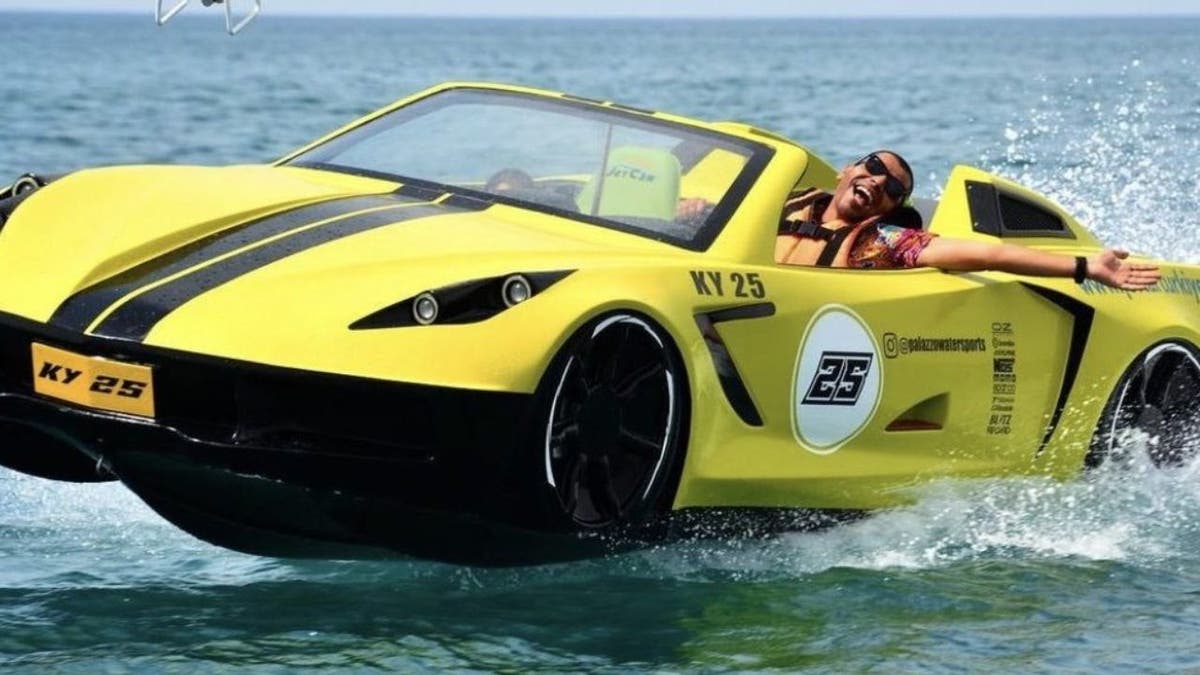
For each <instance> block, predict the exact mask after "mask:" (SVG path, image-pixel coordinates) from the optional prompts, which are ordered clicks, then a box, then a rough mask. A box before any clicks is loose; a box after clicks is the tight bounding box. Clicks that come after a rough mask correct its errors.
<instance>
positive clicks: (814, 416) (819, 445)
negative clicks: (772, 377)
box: [792, 305, 883, 455]
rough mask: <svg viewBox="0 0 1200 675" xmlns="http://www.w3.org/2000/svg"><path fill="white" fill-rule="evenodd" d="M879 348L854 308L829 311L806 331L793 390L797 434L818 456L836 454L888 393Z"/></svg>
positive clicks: (818, 315) (830, 308)
mask: <svg viewBox="0 0 1200 675" xmlns="http://www.w3.org/2000/svg"><path fill="white" fill-rule="evenodd" d="M879 353H880V350H879V346H878V345H877V344H876V343H875V338H874V337H873V333H872V332H871V330H870V328H869V327H868V326H867V325H866V322H865V321H863V320H862V319H861V318H860V317H859V316H858V315H857V314H855V313H854V312H853V311H852V310H851V309H850V308H848V307H844V306H842V305H826V306H824V307H822V308H821V309H819V310H817V312H816V314H814V315H813V318H812V321H810V322H809V324H808V328H807V329H806V330H805V331H804V338H803V340H802V341H801V343H800V350H799V353H798V354H797V355H796V370H795V376H794V378H793V384H792V431H793V433H794V434H795V437H796V441H797V442H798V443H800V445H801V446H803V447H804V448H806V449H807V450H809V451H811V452H814V453H817V454H822V455H824V454H829V453H832V452H836V451H837V450H838V448H840V447H841V446H842V445H843V444H844V443H846V441H849V440H850V439H852V438H854V437H855V436H856V435H858V433H859V432H860V431H862V429H863V427H865V426H866V425H867V423H868V422H869V421H871V418H872V417H874V415H875V409H876V408H877V407H878V405H879V399H880V397H881V395H882V392H883V371H882V364H881V363H880V360H879Z"/></svg>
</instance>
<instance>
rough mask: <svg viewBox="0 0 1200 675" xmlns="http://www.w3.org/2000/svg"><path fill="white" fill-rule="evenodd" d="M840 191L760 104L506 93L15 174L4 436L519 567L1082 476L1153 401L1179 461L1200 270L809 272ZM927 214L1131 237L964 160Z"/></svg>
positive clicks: (236, 529) (240, 508) (453, 92)
mask: <svg viewBox="0 0 1200 675" xmlns="http://www.w3.org/2000/svg"><path fill="white" fill-rule="evenodd" d="M835 182H836V179H835V170H834V169H833V167H832V166H831V165H830V164H829V163H827V162H826V161H825V160H823V159H821V158H820V157H818V156H816V155H815V154H814V153H812V152H811V151H809V150H807V149H806V148H804V147H802V146H800V145H797V144H795V143H793V142H791V141H789V140H787V139H785V138H782V137H779V136H777V135H774V134H771V133H768V132H765V131H762V130H759V129H755V128H753V127H749V126H746V125H743V124H735V123H726V122H722V123H705V122H699V121H695V120H688V119H685V118H682V117H677V116H673V115H669V114H665V113H659V112H653V111H647V110H639V109H634V108H629V107H626V106H621V105H618V104H615V103H611V102H607V101H594V100H589V99H583V98H579V97H575V96H570V95H566V94H561V93H557V92H547V91H540V90H534V89H528V88H520V87H509V86H498V85H488V84H476V83H450V84H445V85H441V86H438V87H434V88H432V89H430V90H427V91H424V92H421V93H418V94H416V95H414V96H412V97H410V98H408V99H405V100H403V101H400V102H398V103H397V104H395V105H393V106H390V107H388V108H386V109H384V110H381V111H379V112H377V113H374V114H372V115H369V116H368V117H366V118H364V119H361V120H358V121H356V122H353V123H352V124H350V125H348V126H346V127H345V128H343V129H340V130H338V131H336V132H334V133H332V134H330V135H328V136H327V137H325V138H322V139H320V140H318V141H316V142H314V143H313V144H311V145H309V146H307V147H305V148H302V149H300V150H298V151H297V152H295V153H293V154H291V155H289V156H287V157H285V158H283V159H282V160H280V161H278V162H276V163H275V164H272V165H270V166H233V167H225V168H210V167H188V166H132V167H115V168H105V169H91V170H84V171H79V172H76V173H72V174H69V175H66V176H62V177H58V178H56V179H53V180H49V181H47V180H46V179H42V178H38V177H36V176H28V177H24V178H22V179H21V180H20V181H18V182H17V183H14V184H13V185H11V186H9V187H8V188H6V189H5V190H4V191H0V221H2V223H3V224H2V225H0V227H2V229H0V270H4V273H3V277H2V278H0V427H2V428H0V433H2V434H3V436H2V437H3V439H4V442H3V447H0V462H2V463H3V464H4V465H6V466H9V467H11V468H14V469H17V470H20V471H25V472H27V473H31V474H34V475H39V476H44V477H47V478H52V479H58V480H73V481H89V480H111V479H114V478H115V479H119V480H121V481H122V482H123V483H124V484H125V485H127V486H128V487H129V488H130V489H132V490H133V491H134V492H136V493H137V494H138V495H139V496H140V497H141V498H142V499H143V500H145V501H146V503H147V504H149V505H150V506H151V507H153V508H154V509H155V510H156V511H158V512H159V513H160V514H162V515H163V516H164V517H166V518H167V519H168V520H170V521H172V522H174V523H175V524H177V525H178V526H180V527H182V528H183V529H185V530H187V531H189V532H191V533H193V534H195V535H196V536H199V537H201V538H203V539H206V540H208V541H211V542H214V543H216V544H219V545H222V546H227V547H230V548H234V549H238V550H242V551H248V552H252V553H259V554H266V555H285V556H293V555H294V556H342V557H345V556H355V557H361V556H377V555H397V554H401V555H414V556H420V557H426V558H432V559H438V560H448V561H456V562H466V563H472V564H515V563H532V562H541V561H547V560H555V559H562V558H570V557H577V556H581V555H592V554H595V553H597V552H601V551H604V550H610V548H611V547H613V546H618V547H619V546H621V545H623V542H638V541H643V540H646V539H652V538H654V537H660V536H666V535H669V531H670V528H671V523H672V522H678V521H679V520H680V518H681V517H686V516H688V515H689V514H706V513H729V512H735V513H737V514H739V516H745V515H747V514H749V515H753V514H773V515H776V516H777V515H778V514H780V513H786V514H791V513H799V511H795V510H798V509H802V510H805V511H804V512H808V511H809V510H813V511H816V512H819V513H828V514H842V513H847V512H849V513H856V512H863V511H869V510H873V509H880V508H886V507H888V506H893V505H897V504H902V503H904V502H905V501H906V500H908V499H911V495H910V494H909V490H910V488H911V487H913V486H914V485H918V484H920V483H922V482H925V481H928V480H930V479H933V478H938V477H948V476H999V475H1022V474H1024V475H1030V474H1037V475H1050V476H1055V477H1063V478H1065V477H1070V476H1073V475H1075V474H1077V473H1078V472H1079V471H1080V470H1081V469H1083V468H1085V467H1086V466H1094V465H1098V464H1100V463H1102V462H1104V461H1105V460H1106V459H1107V458H1108V456H1109V454H1110V453H1111V452H1112V451H1113V448H1114V446H1115V444H1116V442H1117V439H1119V438H1120V436H1121V435H1122V433H1123V432H1125V431H1126V430H1131V429H1135V428H1138V429H1142V430H1144V431H1147V432H1149V433H1152V434H1154V435H1156V436H1158V437H1159V442H1158V443H1157V444H1155V445H1153V446H1152V447H1153V448H1154V449H1153V457H1152V459H1153V460H1154V461H1155V462H1157V463H1160V464H1171V463H1177V462H1179V461H1182V459H1183V458H1184V454H1185V453H1186V452H1187V448H1188V442H1187V441H1188V438H1187V437H1188V435H1189V433H1190V432H1191V430H1192V429H1193V428H1194V424H1195V420H1194V414H1195V413H1194V411H1195V409H1196V407H1197V403H1198V402H1200V360H1198V359H1197V350H1196V345H1197V344H1198V329H1200V320H1198V319H1200V315H1198V314H1197V309H1196V308H1197V298H1198V297H1200V269H1198V268H1196V267H1194V266H1189V265H1181V264H1171V263H1160V265H1161V267H1162V269H1163V273H1164V277H1163V280H1162V282H1161V283H1160V284H1159V286H1158V287H1157V288H1156V289H1154V290H1153V291H1151V292H1145V293H1137V294H1132V293H1126V292H1121V291H1114V290H1111V289H1108V288H1105V287H1101V286H1098V285H1095V284H1092V283H1090V282H1087V283H1084V284H1082V285H1076V284H1074V283H1073V282H1072V281H1071V280H1069V279H1032V278H1022V277H1017V276H1013V275H1010V274H1004V273H993V272H987V273H969V274H949V273H944V272H941V271H938V270H935V269H913V270H900V271H882V270H854V269H828V268H808V267H795V266H784V265H777V264H776V263H775V262H774V260H773V258H772V255H773V249H774V241H775V236H776V230H777V227H778V222H779V218H780V212H781V209H782V206H783V203H784V201H785V199H786V198H787V196H788V194H789V193H791V192H793V191H794V190H796V189H801V188H808V187H814V186H815V187H823V188H831V187H832V186H833V185H834V183H835ZM695 198H699V199H702V200H703V201H704V202H705V203H706V204H708V207H707V208H705V209H703V211H702V212H700V213H690V214H688V215H681V214H680V213H681V211H680V209H679V207H678V205H679V204H680V202H681V200H693V199H695ZM913 207H914V208H915V210H916V212H917V213H918V214H919V215H920V216H921V217H920V219H919V220H921V222H920V223H910V224H911V225H912V226H918V227H927V228H928V229H929V230H930V231H932V232H936V233H938V234H941V235H945V236H952V237H959V238H966V239H976V240H982V241H1001V240H1002V241H1013V242H1018V243H1021V244H1024V245H1028V246H1035V247H1039V248H1045V249H1049V250H1054V251H1061V252H1066V253H1071V254H1076V253H1078V254H1082V255H1086V254H1088V253H1091V252H1094V251H1097V250H1099V248H1100V245H1099V242H1097V240H1096V239H1095V238H1094V237H1093V236H1092V235H1091V234H1090V233H1089V232H1088V231H1087V230H1086V229H1085V228H1084V227H1082V226H1081V225H1080V224H1079V223H1078V222H1076V221H1075V220H1074V219H1073V218H1071V216H1070V215H1069V214H1066V213H1065V212H1063V211H1062V209H1061V208H1059V207H1058V206H1056V205H1055V204H1053V203H1051V202H1050V201H1049V200H1047V199H1045V198H1043V197H1041V196H1039V195H1037V194H1035V193H1033V192H1032V191H1030V190H1027V189H1025V188H1022V187H1020V186H1018V185H1015V184H1013V183H1011V182H1009V181H1006V180H1003V179H1001V178H998V177H996V176H992V175H990V174H988V173H986V172H984V171H980V170H978V169H973V168H969V167H957V168H955V169H954V171H953V172H952V173H951V175H950V177H949V179H948V180H947V182H946V185H945V188H944V190H943V192H942V196H941V198H940V199H939V200H938V201H936V202H934V201H930V200H915V201H914V203H913ZM670 516H675V517H674V518H672V517H670ZM614 542H615V543H614Z"/></svg>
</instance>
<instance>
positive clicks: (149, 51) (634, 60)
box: [0, 7, 1200, 673]
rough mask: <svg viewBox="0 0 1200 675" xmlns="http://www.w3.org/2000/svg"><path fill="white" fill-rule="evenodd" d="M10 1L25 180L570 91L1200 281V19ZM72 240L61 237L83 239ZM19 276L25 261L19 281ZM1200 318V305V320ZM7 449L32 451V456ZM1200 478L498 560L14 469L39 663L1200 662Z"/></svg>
mask: <svg viewBox="0 0 1200 675" xmlns="http://www.w3.org/2000/svg"><path fill="white" fill-rule="evenodd" d="M221 28H222V26H221V24H220V20H219V18H218V14H217V13H215V12H208V13H206V12H201V11H199V10H196V11H194V12H191V13H190V14H189V15H185V16H184V17H183V18H181V19H179V20H177V21H175V22H172V23H171V24H169V25H168V26H167V27H165V28H161V29H159V28H155V27H154V24H153V19H152V18H151V17H149V16H99V15H97V16H83V15H61V14H56V15H49V14H3V13H0V66H2V68H0V73H2V74H0V183H7V182H8V177H15V176H17V175H19V174H21V173H23V172H25V171H31V170H32V171H38V172H45V173H56V172H63V171H69V170H72V169H76V168H80V167H87V166H94V165H102V164H114V163H156V162H168V163H200V164H228V163H240V162H262V161H269V160H271V159H273V158H276V157H279V156H281V155H283V154H285V153H287V152H288V151H289V150H291V149H293V148H296V147H298V146H300V145H302V144H304V143H305V142H306V141H308V140H310V139H312V138H314V137H316V136H318V135H320V134H322V133H324V132H327V131H329V130H331V129H333V128H336V127H338V126H340V125H341V124H343V123H345V122H346V121H348V120H350V119H352V118H354V117H356V116H358V115H360V114H362V113H365V112H368V111H370V110H372V109H375V108H377V107H379V106H381V105H384V104H386V103H388V102H390V101H392V100H394V99H396V98H399V97H401V96H404V95H406V94H408V93H411V92H412V91H415V90H417V89H420V88H423V87H425V86H427V85H430V84H433V83H436V82H441V81H444V80H460V79H461V80H489V81H501V82H513V83H521V84H528V85H535V86H541V87H548V88H552V89H559V90H565V91H569V92H572V93H576V94H579V95H582V96H588V97H593V98H603V99H612V100H615V101H619V102H621V103H625V104H628V105H632V106H637V107H644V108H652V109H661V110H667V111H671V112H677V113H682V114H686V115H690V116H695V117H699V118H702V119H709V120H737V121H744V122H749V123H752V124H755V125H757V126H760V127H764V128H767V129H771V130H773V131H776V132H779V133H782V134H784V135H787V136H789V137H792V138H795V139H797V140H798V141H800V142H802V143H804V144H807V145H809V146H810V147H812V148H813V149H814V150H816V151H818V152H819V153H821V154H823V155H825V156H827V157H830V158H832V159H833V160H834V161H835V162H846V161H849V160H852V159H854V158H855V157H857V156H859V155H861V154H863V153H864V152H865V151H869V150H872V149H875V148H879V147H891V148H896V149H897V150H899V151H901V152H903V153H904V154H905V155H906V156H907V157H908V159H909V160H910V162H911V163H912V164H913V166H914V167H915V168H916V170H917V193H918V194H919V195H924V196H936V195H937V194H938V192H939V190H940V184H941V182H942V181H943V180H944V179H945V178H946V176H947V175H948V174H949V171H950V169H951V168H952V166H953V165H954V164H957V163H966V164H973V165H977V166H981V167H983V168H986V169H989V170H992V171H995V172H998V173H1000V174H1002V175H1005V176H1008V177H1011V178H1014V179H1016V180H1019V181H1021V182H1024V183H1026V184H1029V185H1031V186H1033V187H1035V188H1037V189H1039V190H1041V191H1043V192H1045V193H1047V194H1048V195H1050V196H1051V197H1053V198H1054V199H1056V200H1057V201H1059V202H1060V203H1061V204H1063V205H1064V206H1065V207H1066V208H1068V210H1071V211H1073V212H1075V213H1077V214H1078V215H1079V216H1080V217H1081V218H1082V219H1083V220H1084V221H1086V222H1087V223H1089V224H1090V225H1091V226H1092V227H1093V229H1094V230H1095V231H1096V232H1097V233H1098V234H1099V235H1100V236H1101V237H1102V238H1103V239H1104V240H1105V241H1107V242H1108V243H1110V244H1113V245H1121V246H1126V247H1129V248H1131V249H1133V250H1135V251H1139V252H1145V253H1150V254H1155V255H1160V256H1165V257H1170V258H1174V259H1182V260H1187V261H1190V262H1200V215H1197V207H1198V206H1200V19H1197V18H1175V19H1154V20H1149V19H1128V18H1126V19H1103V20H1101V19H1096V20H1056V19H1041V20H1016V19H1013V20H970V21H962V20H931V19H920V20H918V19H913V20H828V19H826V20H819V21H805V20H799V19H796V20H770V21H764V20H744V21H691V20H676V21H667V20H589V21H584V20H529V19H520V20H466V19H461V20H439V19H402V18H390V19H379V18H354V19H352V18H334V19H316V18H289V17H280V16H273V15H271V14H270V8H269V7H268V10H267V15H266V16H265V17H264V18H262V19H260V20H259V21H258V22H257V23H256V24H254V25H253V26H252V27H250V28H249V29H247V31H246V32H245V33H243V34H242V35H240V36H238V37H237V38H229V37H227V36H225V35H224V34H223V32H222V30H221ZM52 243H53V242H48V244H52ZM0 273H2V272H0ZM1197 311H1200V305H1198V306H1197ZM0 442H3V439H0ZM1198 554H1200V465H1192V466H1187V467H1183V468H1180V469H1175V470H1170V471H1135V472H1133V473H1122V474H1119V475H1110V474H1106V473H1101V474H1100V475H1098V476H1095V477H1092V478H1090V479H1088V480H1083V479H1080V480H1075V481H1069V482H1065V483H1064V482H1055V481H1049V480H1043V479H1033V478H1029V479H1011V480H1002V481H1000V480H996V481H957V482H946V483H937V484H933V485H930V486H929V487H927V488H926V489H925V490H924V491H923V492H922V494H921V497H920V499H919V500H918V501H917V502H916V503H915V504H913V505H912V506H909V507H905V508H901V509H896V510H894V511H889V512H886V513H883V514H880V515H877V516H875V517H872V518H869V519H866V520H863V521H860V522H856V523H853V524H849V525H845V526H841V527H838V528H834V529H831V530H827V531H823V532H818V533H810V534H793V535H785V536H782V537H779V538H775V539H769V540H760V539H732V540H728V541H708V542H696V543H682V544H673V545H669V546H662V547H659V548H654V549H651V550H647V551H643V552H639V553H632V554H626V555H622V556H614V557H611V558H604V559H599V560H592V561H585V562H578V563H571V564H561V565H548V566H542V567H533V568H526V569H510V570H484V569H472V568H466V567H456V566H450V565H443V564H435V563H428V562H416V561H404V560H398V561H388V562H337V561H293V560H277V559H269V558H256V557H251V556H246V555H241V554H237V553H233V552H229V551H226V550H223V549H218V548H214V547H212V546H209V545H207V544H205V543H203V542H200V541H198V540H195V539H193V538H191V537H190V536H188V535H186V534H183V533H181V532H180V531H178V530H176V529H175V528H173V527H172V526H171V525H169V524H167V523H166V522H165V521H163V520H162V519H161V518H159V517H158V516H157V515H156V514H154V513H153V512H152V511H150V510H149V509H148V508H147V507H146V506H144V505H143V504H142V503H141V502H140V501H138V500H137V499H136V498H135V497H133V496H132V495H131V494H130V493H128V492H127V491H126V490H124V489H123V488H121V487H120V486H118V485H111V484H108V485H100V486H79V485H67V484H59V483H51V482H48V481H41V480H37V479H33V478H28V477H25V476H22V475H18V474H15V473H10V472H3V473H0V664H3V665H5V666H7V667H8V668H9V669H11V670H16V671H19V670H25V671H28V672H45V671H68V672H70V671H76V672H88V673H91V672H101V671H104V672H154V673H158V672H172V671H179V672H188V673H192V672H226V671H228V670H229V669H230V668H234V667H246V668H253V669H258V670H264V671H279V672H283V671H291V670H295V669H306V670H307V669H346V670H354V671H371V670H380V671H401V672H412V671H418V672H420V671H443V670H451V671H522V672H524V671H550V672H563V671H586V672H614V673H615V672H620V673H624V672H630V671H668V672H678V671H705V672H723V671H761V670H775V671H789V672H791V671H812V672H836V673H842V672H963V671H984V670H986V671H1001V672H1026V671H1052V672H1176V671H1180V670H1192V671H1194V670H1197V669H1200V646H1197V643H1198V640H1197V636H1198V635H1200V561H1198V560H1197V558H1198Z"/></svg>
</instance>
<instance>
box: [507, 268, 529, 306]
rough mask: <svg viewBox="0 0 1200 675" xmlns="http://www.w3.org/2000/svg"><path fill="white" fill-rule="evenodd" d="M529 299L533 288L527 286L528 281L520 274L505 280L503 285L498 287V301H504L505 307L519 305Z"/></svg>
mask: <svg viewBox="0 0 1200 675" xmlns="http://www.w3.org/2000/svg"><path fill="white" fill-rule="evenodd" d="M531 297H533V287H532V286H530V285H529V280H528V279H526V278H525V277H524V276H522V275H520V274H514V275H512V276H511V277H509V278H507V279H505V280H504V285H502V286H501V287H500V299H502V300H503V301H504V306H505V307H512V306H513V305H519V304H521V303H522V302H525V301H526V300H528V299H529V298H531Z"/></svg>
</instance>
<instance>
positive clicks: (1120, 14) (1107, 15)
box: [0, 7, 1200, 21]
mask: <svg viewBox="0 0 1200 675" xmlns="http://www.w3.org/2000/svg"><path fill="white" fill-rule="evenodd" d="M263 13H264V14H266V10H264V11H263ZM0 14H47V15H76V16H98V15H123V16H150V17H152V16H153V12H147V11H145V10H135V9H133V8H125V7H110V8H88V9H81V8H60V9H56V8H53V7H39V8H30V7H12V8H0ZM183 16H185V17H187V18H189V19H195V18H199V14H198V13H196V12H192V13H189V14H186V15H183ZM274 16H276V17H282V18H320V19H355V18H373V19H379V18H395V19H656V20H672V19H677V20H679V19H681V20H696V19H709V20H721V19H808V20H812V19H854V20H879V21H897V20H899V21H903V20H909V19H915V20H927V19H959V20H989V19H1155V20H1157V19H1179V18H1200V9H1197V10H1196V11H1194V12H1169V13H1162V14H1155V13H1151V14H1146V13H1134V12H1125V11H1111V12H1094V13H1087V14H1084V13H1045V14H1039V13H1029V12H1023V13H1021V12H1016V13H1011V14H967V15H963V14H945V13H929V14H832V13H831V14H819V13H818V14H814V13H812V12H806V13H804V14H769V13H758V14H690V15H689V14H548V15H547V14H532V13H530V14H489V13H486V12H479V13H470V14H466V13H461V14H432V13H422V12H412V13H405V12H370V11H367V12H352V13H334V12H321V11H304V10H301V11H286V10H285V11H283V12H278V13H275V14H274Z"/></svg>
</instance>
